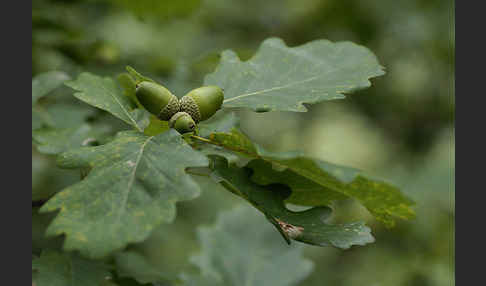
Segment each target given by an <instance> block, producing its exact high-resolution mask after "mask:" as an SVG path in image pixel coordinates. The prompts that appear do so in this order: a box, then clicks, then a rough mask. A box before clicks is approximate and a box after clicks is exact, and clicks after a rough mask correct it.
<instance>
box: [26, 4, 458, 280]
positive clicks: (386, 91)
mask: <svg viewBox="0 0 486 286" xmlns="http://www.w3.org/2000/svg"><path fill="white" fill-rule="evenodd" d="M454 21H455V20H454V1H451V0H446V1H438V0H429V1H426V0H397V1H386V0H376V1H359V0H341V1H338V0H301V1H291V0H283V1H282V0H267V1H260V0H251V1H244V0H232V1H227V0H200V1H197V0H191V1H177V0H165V1H149V0H140V1H122V0H120V1H117V0H86V1H81V0H34V1H33V2H32V71H33V74H32V75H33V76H35V75H37V74H39V73H41V72H46V71H51V70H61V71H65V72H67V73H68V74H69V75H71V76H72V77H75V76H76V75H77V74H78V73H79V72H81V71H90V72H94V73H97V74H100V75H109V76H114V75H117V74H119V73H121V72H123V71H124V67H125V66H126V65H131V66H133V67H135V68H136V69H137V70H139V71H140V72H142V73H143V74H147V75H148V76H150V77H151V78H154V79H156V80H158V81H160V82H162V83H163V84H164V85H166V86H167V87H168V88H170V89H171V91H173V92H174V93H175V94H176V95H177V96H179V97H181V96H182V95H184V93H186V92H187V91H189V90H190V89H192V88H195V87H198V86H200V85H201V83H202V80H203V77H204V75H205V74H206V73H208V72H211V71H212V70H213V69H214V67H215V66H216V64H217V62H218V60H219V53H220V52H221V51H223V50H225V49H228V48H231V49H233V50H235V51H236V52H237V53H238V54H239V56H240V57H241V58H242V59H248V58H250V57H251V56H252V55H253V54H254V53H255V51H256V48H257V47H258V46H259V45H260V43H261V42H262V41H263V40H264V39H266V38H268V37H272V36H277V37H281V38H282V39H284V40H285V42H286V43H287V44H288V45H290V46H295V45H300V44H303V43H305V42H308V41H311V40H315V39H319V38H325V39H329V40H331V41H353V42H356V43H358V44H361V45H364V46H366V47H368V48H369V49H370V50H371V51H373V52H374V53H375V54H376V55H377V57H378V59H379V60H380V63H381V64H382V65H383V66H385V68H386V71H387V74H386V75H385V76H383V77H380V78H377V79H373V80H372V86H371V87H370V88H369V89H366V90H363V91H360V92H357V93H355V94H353V95H350V96H349V97H347V98H346V99H344V100H338V101H333V102H324V103H322V104H318V105H314V106H309V112H307V113H290V112H271V113H258V114H257V113H253V112H249V111H238V115H239V116H240V117H241V126H242V129H243V130H244V131H245V132H246V133H247V134H248V135H249V136H250V137H251V138H253V139H254V140H255V141H257V142H258V143H259V144H261V145H262V146H264V147H266V148H268V149H271V150H275V151H289V150H295V149H299V150H303V151H304V152H306V153H308V154H310V155H313V156H315V157H317V158H321V159H325V160H328V161H331V162H334V163H341V164H347V165H350V166H354V167H357V168H360V169H363V170H365V171H367V172H369V173H374V174H376V175H379V176H381V177H385V178H389V179H390V181H394V182H397V183H398V185H399V186H401V187H402V189H403V191H404V192H405V193H406V194H408V195H409V196H411V197H412V198H413V199H415V201H416V202H417V207H416V209H417V219H415V220H413V221H409V222H401V223H400V224H399V225H398V226H397V227H395V228H393V229H391V230H389V229H384V228H383V226H382V225H381V224H379V223H377V222H376V221H374V220H373V218H372V217H371V216H370V215H369V214H368V213H367V211H366V210H365V209H363V208H361V207H359V206H358V205H357V204H356V203H355V202H353V201H346V202H342V203H340V206H339V208H337V209H338V210H339V211H338V213H336V214H335V215H334V218H333V219H334V220H335V221H342V222H345V221H350V220H351V219H356V218H358V219H363V218H365V219H366V220H367V223H368V224H370V225H371V228H372V229H373V232H374V233H373V234H374V236H375V237H376V242H375V243H374V244H371V245H367V246H365V247H353V248H351V249H350V250H346V251H342V250H336V249H331V248H316V247H312V246H305V247H304V249H305V253H306V255H307V257H308V258H310V259H312V260H313V261H314V262H315V267H314V271H313V272H312V274H311V275H310V276H309V277H308V278H307V279H306V280H305V281H303V282H301V283H300V285H306V286H307V285H310V286H313V285H316V286H317V285H319V286H321V285H333V286H341V285H343V286H344V285H375V286H378V285H404V286H405V285H406V286H411V285H414V286H435V285H437V286H439V285H454V255H455V254H454V215H455V208H454V203H455V200H454V195H455V188H454V157H455V155H454V140H455V139H454V138H455V136H454V112H455V102H454V96H455V95H454V76H455V74H454V65H455V59H454V53H455V31H454ZM70 94H71V91H69V90H68V89H67V88H61V89H59V90H57V91H56V92H54V94H52V95H50V96H48V97H46V98H42V99H41V101H42V104H45V105H46V106H54V107H56V108H57V109H60V108H61V107H62V106H64V107H65V110H81V109H82V110H83V116H86V117H87V118H86V120H87V121H88V122H93V121H102V122H103V123H104V124H106V125H108V126H110V127H111V129H110V130H111V132H112V134H114V133H115V132H116V131H117V130H121V129H124V128H126V126H124V125H123V123H120V122H116V120H112V119H109V116H105V113H104V112H103V111H100V110H90V111H89V110H86V111H84V110H85V109H86V106H85V105H84V104H83V103H81V102H79V101H76V100H75V99H73V98H71V96H70ZM73 106H77V108H74V107H73ZM33 125H34V122H33ZM54 166H55V159H54V157H50V156H46V155H42V154H39V153H37V151H36V150H35V149H34V148H33V149H32V180H33V181H32V193H33V199H34V198H45V197H46V196H49V195H50V194H52V193H55V192H57V191H59V190H60V189H62V188H63V187H65V186H67V185H69V184H72V183H73V182H74V181H76V180H78V179H79V174H77V173H75V172H74V173H73V172H71V171H65V170H60V169H58V168H55V167H54ZM197 180H198V181H199V182H200V183H201V185H202V187H203V189H204V192H203V194H202V196H201V197H199V198H197V199H195V200H192V201H188V202H184V203H179V204H178V216H177V219H176V221H175V223H174V224H168V225H162V226H161V227H160V228H159V229H158V230H156V231H155V232H154V233H153V234H152V235H151V237H150V238H149V239H148V240H147V241H145V242H143V243H141V244H137V245H133V246H131V247H130V248H132V249H133V251H135V252H137V253H140V254H142V255H144V256H145V257H146V259H147V260H148V261H149V262H150V263H151V264H152V265H153V266H154V267H155V268H156V269H160V270H161V271H163V272H164V273H165V274H167V275H168V276H174V277H175V276H176V275H177V273H179V272H180V271H181V270H182V269H183V268H185V267H188V265H189V260H188V257H189V256H190V255H191V254H193V253H195V252H196V251H197V250H198V247H199V243H198V242H197V239H196V232H195V228H196V226H198V225H200V224H211V223H213V222H214V221H215V219H216V216H217V214H218V213H219V212H220V211H221V210H225V209H230V208H232V207H233V206H235V205H236V204H238V203H242V202H241V200H239V199H237V198H236V197H235V196H233V195H232V194H230V193H228V192H227V191H225V190H224V189H222V188H220V187H217V188H215V187H214V185H211V186H212V187H211V188H204V185H205V184H207V182H205V179H204V178H197ZM208 185H209V184H208ZM48 219H50V218H49V217H46V218H42V219H36V220H34V219H33V228H35V230H36V233H37V234H38V233H41V230H42V228H43V227H44V225H45V224H46V220H48ZM34 222H38V223H34ZM181 244H184V245H185V247H180V245H181ZM33 245H35V246H36V249H38V247H39V246H41V245H46V242H42V241H40V238H39V235H36V237H35V241H34V237H33ZM49 245H58V243H54V244H52V243H49Z"/></svg>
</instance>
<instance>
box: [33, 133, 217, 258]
mask: <svg viewBox="0 0 486 286" xmlns="http://www.w3.org/2000/svg"><path fill="white" fill-rule="evenodd" d="M58 164H59V165H60V166H61V167H65V168H87V167H89V168H92V169H91V171H90V172H89V174H88V175H87V177H86V178H85V179H84V180H82V181H80V182H79V183H77V184H74V185H72V186H70V187H67V188H66V189H64V190H62V191H61V192H60V193H57V194H56V195H55V196H54V197H53V198H52V199H50V200H49V201H48V202H47V203H46V204H45V205H44V206H43V207H42V208H41V212H49V211H54V210H58V209H59V210H60V211H59V214H58V215H57V216H56V218H55V219H54V220H53V222H52V223H51V225H50V226H49V228H48V229H47V234H48V235H58V234H62V233H65V234H66V240H65V244H64V248H65V249H66V250H73V249H77V250H80V251H81V253H82V254H83V255H85V256H87V257H92V258H97V257H103V256H105V255H107V254H109V253H110V252H112V251H114V250H117V249H120V248H122V247H124V246H126V245H127V244H128V243H132V242H140V241H142V240H144V239H145V238H147V236H148V235H149V234H150V232H151V231H152V229H153V228H154V227H155V226H157V225H159V224H160V223H162V222H171V221H172V220H173V219H174V216H175V203H176V202H177V201H181V200H188V199H192V198H194V197H196V196H197V195H198V194H199V188H198V185H197V184H196V183H195V182H194V181H193V180H192V179H191V177H190V176H189V175H187V174H186V172H185V168H187V167H205V166H207V165H208V160H207V158H206V157H205V156H204V155H202V154H200V153H199V152H197V151H194V150H193V149H192V148H191V147H189V146H188V145H187V144H186V143H185V142H184V141H183V139H182V138H181V136H180V134H178V133H177V131H174V130H169V131H168V132H164V133H162V134H160V135H158V136H155V137H153V136H152V137H149V136H146V135H143V134H142V133H138V132H136V131H126V132H120V133H118V134H117V136H116V137H115V139H114V140H113V141H112V142H110V143H108V144H105V145H101V146H96V147H82V148H79V149H76V150H73V151H68V152H66V153H62V154H60V155H59V157H58Z"/></svg>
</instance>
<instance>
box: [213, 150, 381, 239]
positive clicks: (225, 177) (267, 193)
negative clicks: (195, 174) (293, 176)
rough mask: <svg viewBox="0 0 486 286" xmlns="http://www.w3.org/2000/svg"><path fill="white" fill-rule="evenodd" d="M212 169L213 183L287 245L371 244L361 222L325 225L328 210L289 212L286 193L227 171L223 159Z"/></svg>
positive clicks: (247, 175)
mask: <svg viewBox="0 0 486 286" xmlns="http://www.w3.org/2000/svg"><path fill="white" fill-rule="evenodd" d="M214 169H215V173H214V176H213V177H214V178H215V180H216V181H219V182H220V183H221V184H222V185H223V186H224V187H225V188H227V189H228V190H230V191H231V192H233V193H234V194H236V195H238V196H240V197H242V198H244V199H246V200H247V201H249V202H250V203H251V204H252V205H253V206H254V207H255V208H257V209H259V210H260V211H261V212H263V213H264V214H265V216H266V217H267V219H268V220H269V221H270V222H271V223H272V224H274V225H275V227H276V228H277V230H279V232H280V233H281V234H282V236H283V237H284V238H285V239H286V240H287V242H289V243H290V239H295V240H298V241H301V242H304V243H308V244H313V245H319V246H328V245H332V246H335V247H339V248H349V247H351V246H352V245H364V244H366V243H370V242H373V241H374V239H373V236H372V235H371V234H370V229H369V228H368V227H366V226H365V225H364V224H363V223H361V222H355V223H349V224H341V225H331V224H328V223H326V220H327V218H328V217H329V216H330V215H331V209H330V208H328V207H314V208H311V209H309V210H306V211H302V212H293V211H290V210H288V209H287V208H286V207H285V204H284V199H285V198H286V197H287V196H288V195H289V193H290V192H289V191H288V189H285V188H284V187H283V186H278V187H273V188H270V187H262V186H260V185H257V184H255V183H253V182H252V181H251V179H250V173H249V172H248V170H246V169H242V168H236V167H230V166H228V164H227V162H226V161H225V160H223V159H215V160H214Z"/></svg>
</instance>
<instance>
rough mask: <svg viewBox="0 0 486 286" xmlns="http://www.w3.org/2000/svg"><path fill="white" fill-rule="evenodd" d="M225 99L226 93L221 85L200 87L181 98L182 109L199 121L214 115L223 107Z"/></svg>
mask: <svg viewBox="0 0 486 286" xmlns="http://www.w3.org/2000/svg"><path fill="white" fill-rule="evenodd" d="M223 100H224V93H223V90H222V89H221V88H220V87H218V86H215V85H209V86H203V87H199V88H196V89H193V90H191V91H190V92H189V93H188V94H186V95H185V96H183V97H182V98H181V100H180V105H181V111H184V112H187V113H189V114H190V115H191V116H192V118H193V119H194V121H195V122H196V123H197V122H199V121H203V120H206V119H208V118H210V117H211V116H213V115H214V114H215V113H216V111H218V110H219V109H220V108H221V105H222V104H223Z"/></svg>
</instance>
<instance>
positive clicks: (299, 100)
mask: <svg viewBox="0 0 486 286" xmlns="http://www.w3.org/2000/svg"><path fill="white" fill-rule="evenodd" d="M383 74H384V71H383V67H382V66H380V65H379V63H378V60H377V59H376V57H375V55H374V54H373V53H372V52H370V51H369V50H368V49H367V48H365V47H363V46H359V45H356V44H354V43H351V42H337V43H333V42H330V41H327V40H316V41H312V42H309V43H306V44H304V45H301V46H297V47H293V48H289V47H287V46H286V45H285V43H284V42H283V41H282V40H281V39H279V38H270V39H267V40H265V41H264V42H263V43H262V45H261V46H260V49H259V50H258V52H257V53H256V54H255V56H254V57H253V58H251V59H250V60H248V61H246V62H242V61H241V60H240V59H239V58H238V56H237V55H236V53H235V52H233V51H231V50H228V51H224V52H223V53H222V56H221V62H220V64H219V65H218V67H217V68H216V71H215V72H214V73H212V74H209V75H207V76H206V78H205V81H204V84H206V85H217V86H219V87H221V88H223V89H224V93H225V100H224V103H223V107H226V108H231V107H243V108H250V109H252V110H254V111H257V112H267V111H274V110H280V111H297V112H304V111H307V109H306V108H305V106H304V105H303V103H308V104H313V103H318V102H321V101H324V100H333V99H341V98H344V94H348V93H351V92H354V91H356V90H359V89H363V88H366V87H369V86H370V85H371V83H370V81H369V79H370V78H372V77H376V76H380V75H383Z"/></svg>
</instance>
